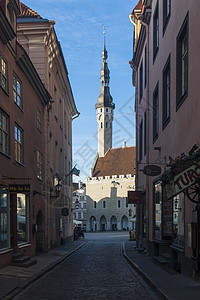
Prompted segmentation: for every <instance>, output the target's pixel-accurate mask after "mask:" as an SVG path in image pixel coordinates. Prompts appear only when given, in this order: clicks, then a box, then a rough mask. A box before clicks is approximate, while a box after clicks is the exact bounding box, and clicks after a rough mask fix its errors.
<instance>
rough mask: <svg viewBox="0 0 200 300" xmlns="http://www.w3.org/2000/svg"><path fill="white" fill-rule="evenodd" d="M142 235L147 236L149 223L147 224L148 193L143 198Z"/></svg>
mask: <svg viewBox="0 0 200 300" xmlns="http://www.w3.org/2000/svg"><path fill="white" fill-rule="evenodd" d="M142 200H143V201H142V204H143V205H142V236H143V237H146V232H147V224H146V193H145V195H144V196H143V199H142Z"/></svg>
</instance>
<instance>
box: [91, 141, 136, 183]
mask: <svg viewBox="0 0 200 300" xmlns="http://www.w3.org/2000/svg"><path fill="white" fill-rule="evenodd" d="M135 168H136V148H135V146H134V147H125V148H113V149H110V150H109V151H108V152H107V153H106V155H105V156H104V157H99V158H98V159H97V163H96V166H95V168H94V170H93V174H92V175H93V177H101V176H103V177H105V176H112V175H118V176H119V175H127V174H132V175H133V174H135Z"/></svg>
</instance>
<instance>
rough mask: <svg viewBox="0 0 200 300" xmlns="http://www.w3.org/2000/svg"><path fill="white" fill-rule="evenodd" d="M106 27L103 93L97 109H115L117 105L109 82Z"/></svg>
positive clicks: (103, 58) (102, 73) (101, 78)
mask: <svg viewBox="0 0 200 300" xmlns="http://www.w3.org/2000/svg"><path fill="white" fill-rule="evenodd" d="M105 34H106V30H105V26H104V25H103V35H104V49H103V51H102V68H101V73H100V74H101V75H100V85H101V93H100V96H99V98H98V100H97V104H96V108H97V107H99V106H101V107H103V106H106V107H112V108H113V109H114V107H115V105H114V103H113V99H112V96H111V95H110V89H109V81H110V71H109V69H108V64H107V58H108V52H107V50H106V39H105Z"/></svg>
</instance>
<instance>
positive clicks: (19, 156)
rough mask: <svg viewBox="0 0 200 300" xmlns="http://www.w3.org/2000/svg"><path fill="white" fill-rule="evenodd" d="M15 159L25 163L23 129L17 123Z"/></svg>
mask: <svg viewBox="0 0 200 300" xmlns="http://www.w3.org/2000/svg"><path fill="white" fill-rule="evenodd" d="M14 130H15V160H16V161H17V162H19V163H21V164H23V163H24V153H23V130H22V129H21V128H20V127H19V126H18V125H17V124H16V125H15V128H14Z"/></svg>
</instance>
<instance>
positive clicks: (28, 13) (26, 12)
mask: <svg viewBox="0 0 200 300" xmlns="http://www.w3.org/2000/svg"><path fill="white" fill-rule="evenodd" d="M19 17H28V18H30V17H31V18H37V19H42V17H41V16H40V15H39V14H38V13H37V12H35V11H34V10H32V9H31V8H29V7H28V6H26V5H25V4H24V3H22V2H21V3H20V15H19Z"/></svg>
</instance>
